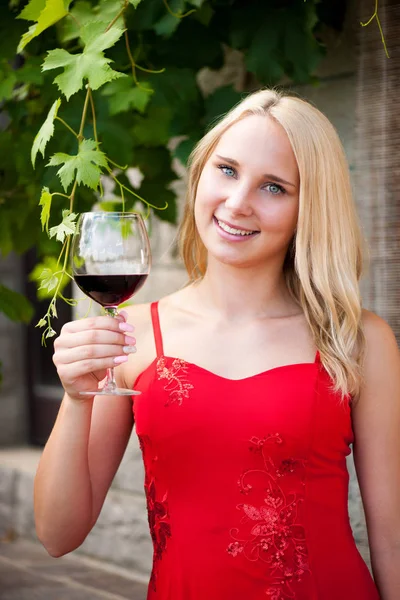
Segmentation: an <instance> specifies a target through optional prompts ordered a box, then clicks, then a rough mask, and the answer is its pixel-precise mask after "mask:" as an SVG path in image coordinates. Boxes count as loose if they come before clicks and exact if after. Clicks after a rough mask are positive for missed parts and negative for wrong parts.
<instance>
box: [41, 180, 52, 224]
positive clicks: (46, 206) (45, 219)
mask: <svg viewBox="0 0 400 600" xmlns="http://www.w3.org/2000/svg"><path fill="white" fill-rule="evenodd" d="M51 199H52V195H51V194H50V191H49V188H47V187H44V188H43V189H42V195H41V196H40V200H39V206H42V207H43V208H42V212H41V213H40V222H41V223H42V231H43V229H44V228H45V227H46V231H47V233H48V232H49V218H50V208H51Z"/></svg>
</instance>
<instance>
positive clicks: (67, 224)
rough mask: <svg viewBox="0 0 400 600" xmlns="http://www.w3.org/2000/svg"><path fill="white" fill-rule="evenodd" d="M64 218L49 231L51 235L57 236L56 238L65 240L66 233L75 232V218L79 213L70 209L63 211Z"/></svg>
mask: <svg viewBox="0 0 400 600" xmlns="http://www.w3.org/2000/svg"><path fill="white" fill-rule="evenodd" d="M62 216H63V220H62V221H61V223H60V224H59V225H56V226H55V227H52V228H51V229H50V231H49V236H50V237H51V238H52V237H54V236H56V240H58V241H59V242H63V241H64V239H65V236H66V235H71V234H73V233H75V229H76V223H75V219H76V217H77V216H78V215H76V214H75V213H72V212H70V211H69V210H63V211H62Z"/></svg>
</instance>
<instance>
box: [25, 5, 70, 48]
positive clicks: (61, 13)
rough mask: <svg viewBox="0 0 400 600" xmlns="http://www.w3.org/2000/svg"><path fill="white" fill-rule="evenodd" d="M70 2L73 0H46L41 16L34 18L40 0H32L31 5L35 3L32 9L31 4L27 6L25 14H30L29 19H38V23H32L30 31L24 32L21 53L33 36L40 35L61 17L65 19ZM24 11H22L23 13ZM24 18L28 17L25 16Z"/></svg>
mask: <svg viewBox="0 0 400 600" xmlns="http://www.w3.org/2000/svg"><path fill="white" fill-rule="evenodd" d="M70 3H71V0H46V5H45V7H44V8H43V9H42V11H41V12H40V14H39V16H36V17H35V18H34V19H32V15H37V12H38V8H39V4H40V3H39V1H38V0H32V3H30V5H31V4H33V7H31V9H30V8H29V6H30V5H28V6H27V7H26V12H25V14H29V15H30V16H29V20H35V21H36V20H37V23H35V24H34V25H31V26H30V27H29V29H28V31H27V32H26V33H24V35H23V36H22V38H21V41H20V43H19V45H18V48H17V52H18V53H21V52H22V50H23V49H24V48H25V46H26V45H27V44H29V42H30V41H31V40H33V38H35V37H37V36H38V35H40V34H41V33H42V32H43V31H44V30H45V29H47V28H48V27H51V26H52V25H54V23H57V21H60V19H63V18H64V17H65V15H67V14H68V7H69V5H70ZM23 13H24V11H22V13H21V15H22V14H23ZM21 15H20V16H21ZM23 18H27V17H26V16H25V17H23Z"/></svg>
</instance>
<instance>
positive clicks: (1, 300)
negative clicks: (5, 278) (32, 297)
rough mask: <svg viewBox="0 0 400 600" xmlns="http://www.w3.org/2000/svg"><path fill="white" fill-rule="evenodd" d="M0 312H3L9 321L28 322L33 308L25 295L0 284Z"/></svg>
mask: <svg viewBox="0 0 400 600" xmlns="http://www.w3.org/2000/svg"><path fill="white" fill-rule="evenodd" d="M0 312H2V313H4V314H5V315H6V316H7V317H8V318H9V319H11V321H22V322H23V323H29V321H30V320H31V319H32V317H33V313H34V309H33V306H32V304H31V303H30V302H29V300H28V299H27V298H25V296H23V295H22V294H19V293H18V292H14V291H13V290H10V289H9V288H7V287H5V286H4V285H2V284H0Z"/></svg>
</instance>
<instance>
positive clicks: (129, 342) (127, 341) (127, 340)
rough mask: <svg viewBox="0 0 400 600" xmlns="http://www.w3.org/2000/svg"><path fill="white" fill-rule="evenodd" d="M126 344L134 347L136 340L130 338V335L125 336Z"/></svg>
mask: <svg viewBox="0 0 400 600" xmlns="http://www.w3.org/2000/svg"><path fill="white" fill-rule="evenodd" d="M125 344H127V345H129V346H134V345H135V344H136V339H135V338H133V337H129V335H126V336H125Z"/></svg>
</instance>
